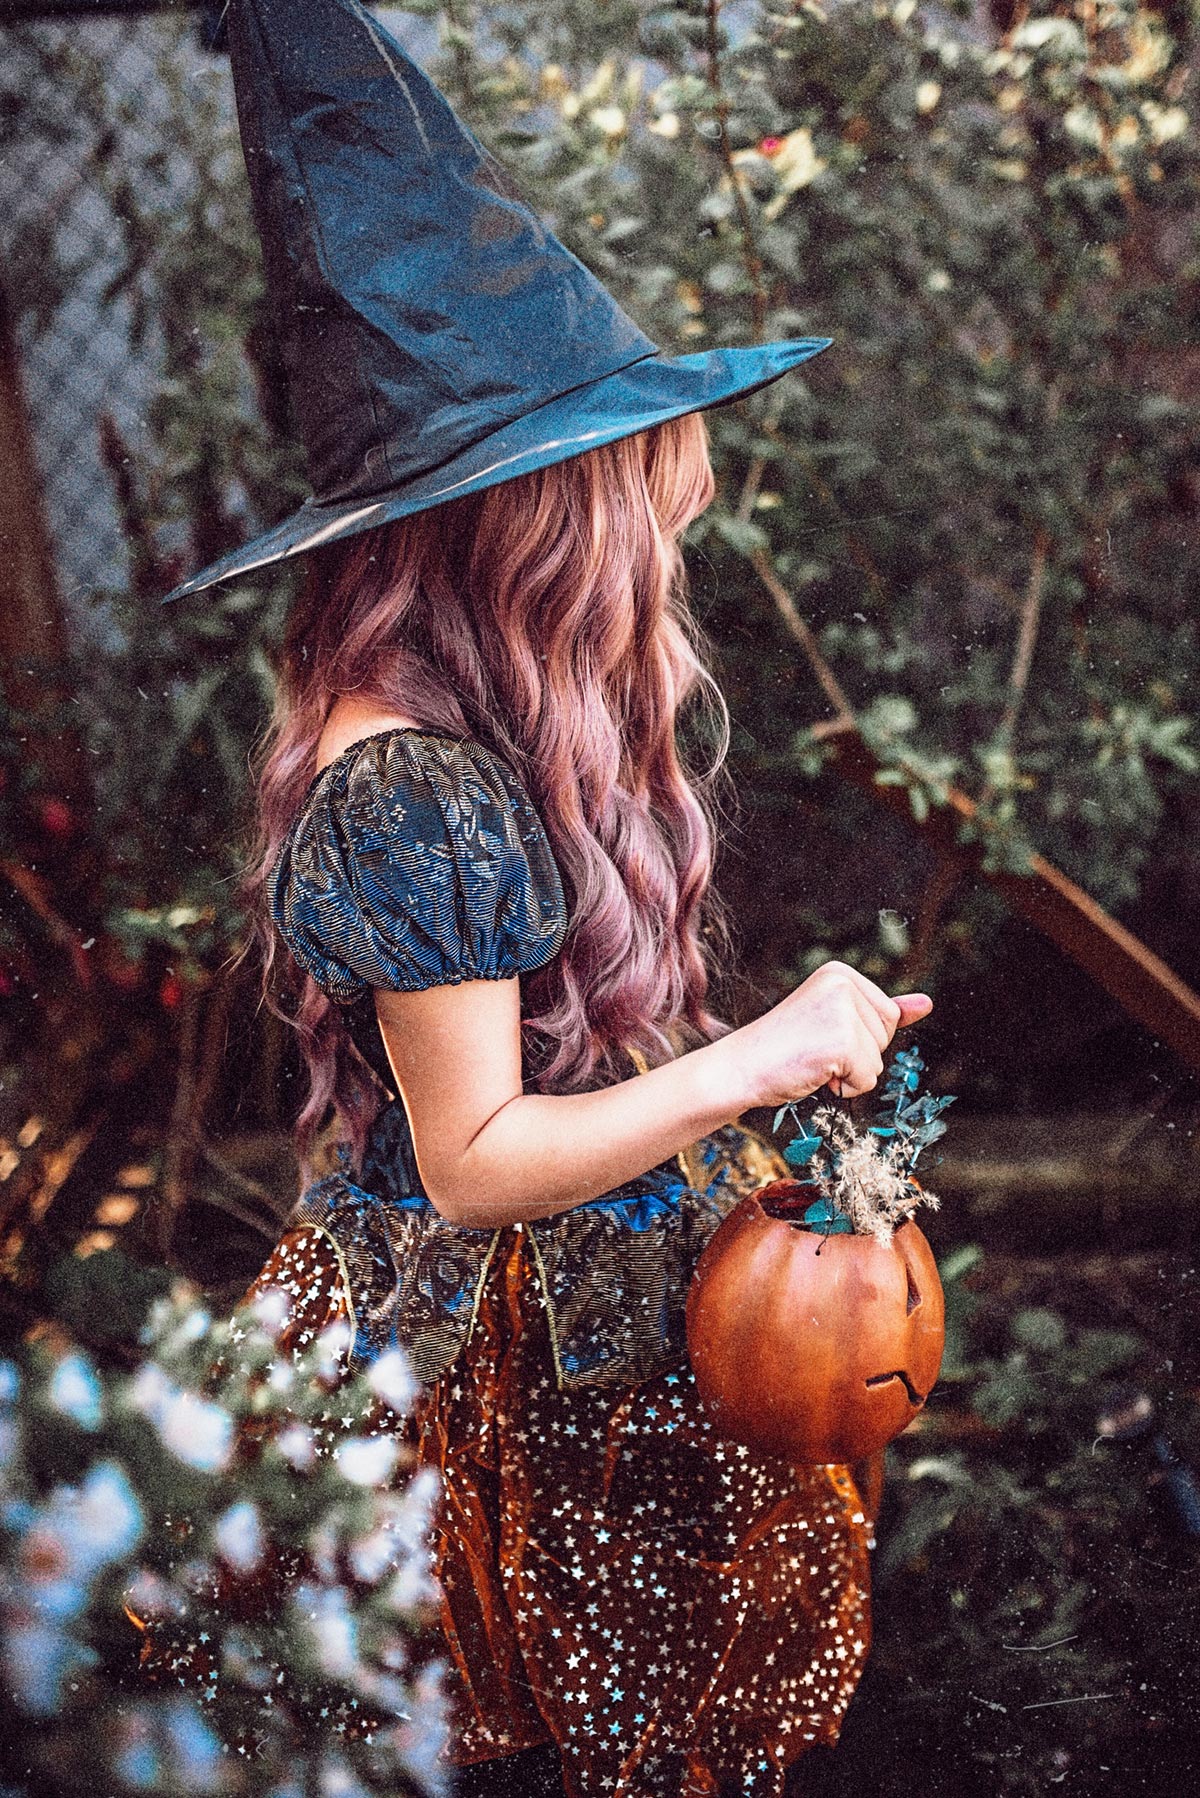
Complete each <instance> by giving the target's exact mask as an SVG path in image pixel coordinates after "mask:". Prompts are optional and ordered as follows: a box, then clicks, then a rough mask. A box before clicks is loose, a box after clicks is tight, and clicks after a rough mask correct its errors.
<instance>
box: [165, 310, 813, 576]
mask: <svg viewBox="0 0 1200 1798" xmlns="http://www.w3.org/2000/svg"><path fill="white" fill-rule="evenodd" d="M831 342H832V339H831V338H828V337H800V338H795V339H793V340H792V341H791V342H787V343H767V344H759V345H755V346H753V347H750V348H743V349H719V350H704V351H700V352H699V353H697V354H695V355H691V356H662V355H651V356H644V357H642V358H640V359H639V360H638V361H635V362H633V363H631V364H630V365H629V366H628V367H627V368H622V369H618V370H617V371H616V373H615V374H610V375H606V376H605V377H604V378H603V379H602V380H598V381H592V382H590V383H588V384H586V385H585V386H583V387H576V388H573V389H572V390H571V391H570V392H568V393H563V394H560V395H559V396H558V397H557V398H555V399H553V400H550V401H548V402H547V403H546V404H545V405H542V406H538V407H536V408H535V409H534V410H532V411H530V412H527V413H525V414H524V415H523V416H522V417H520V418H518V419H515V420H514V421H513V422H512V423H511V424H507V425H505V426H503V427H502V428H501V429H499V430H494V431H490V432H488V433H487V435H486V436H484V437H481V438H480V439H479V441H478V442H476V443H472V444H470V445H468V446H467V447H466V448H465V449H461V450H459V451H458V452H457V454H455V455H454V456H452V457H450V459H449V460H448V461H446V462H444V463H442V464H441V466H439V467H437V468H433V469H430V470H428V471H425V472H423V473H421V474H419V475H417V476H415V477H414V478H412V479H411V480H409V481H407V482H405V483H404V484H403V485H402V486H398V487H392V488H390V489H387V490H385V491H383V492H380V493H375V494H363V495H362V496H361V497H357V498H346V499H339V500H336V501H324V502H322V501H319V500H308V501H306V503H305V504H304V505H302V506H301V507H300V508H299V510H298V511H295V512H293V513H292V514H291V515H290V516H289V517H288V518H285V519H283V521H282V522H281V523H279V524H277V525H275V526H273V527H272V529H270V530H269V531H264V532H263V533H262V535H261V536H258V537H255V538H254V539H253V540H252V541H251V542H249V543H246V544H244V545H243V546H242V547H241V548H240V549H236V550H232V551H231V552H230V553H229V554H228V555H225V556H222V557H221V558H220V560H219V561H216V562H212V563H210V564H209V566H208V567H207V568H204V569H202V570H201V571H200V573H198V574H195V575H193V576H192V577H191V578H190V579H189V580H186V581H183V582H182V583H181V584H180V585H179V586H178V587H176V588H174V589H173V591H172V592H170V593H168V594H167V596H166V600H165V601H164V602H163V603H164V604H167V603H169V602H170V601H171V600H175V599H182V598H184V597H185V596H186V595H188V594H191V593H198V592H200V591H201V590H202V589H203V588H205V587H212V586H215V585H216V584H217V583H218V582H220V581H230V580H233V579H235V578H236V577H237V576H239V575H246V574H250V573H252V572H254V571H255V570H257V569H260V568H267V567H270V566H271V565H272V564H274V563H277V562H283V561H287V560H289V559H290V558H291V557H292V556H299V555H304V554H305V553H306V552H307V551H309V550H314V549H318V548H320V547H321V546H322V545H324V544H328V543H336V542H338V541H339V540H340V539H341V538H344V537H352V536H355V535H356V534H357V533H358V532H360V531H367V530H372V529H374V528H375V527H376V526H377V525H383V524H390V523H392V521H393V520H395V519H397V518H407V517H409V516H410V515H411V514H412V513H414V512H425V511H428V510H429V508H430V507H431V506H440V505H443V504H444V503H445V502H446V501H447V500H452V499H460V498H462V497H464V496H465V495H466V494H469V493H478V492H479V491H480V490H481V489H482V488H485V487H494V486H497V485H499V483H500V482H502V481H511V480H513V479H514V478H515V477H516V476H518V475H522V474H529V473H531V472H532V471H533V470H535V469H538V468H548V467H550V466H551V465H552V464H554V463H556V462H565V461H567V460H569V459H570V458H571V457H572V456H579V455H583V454H584V453H585V452H586V451H587V450H590V449H597V448H599V446H600V445H601V444H605V443H614V442H616V441H617V439H618V438H621V437H631V436H633V435H634V434H635V433H636V432H638V431H646V430H649V429H650V428H651V427H652V426H653V425H657V424H663V423H665V422H666V421H667V420H668V419H672V418H682V417H683V416H684V415H685V414H686V413H689V412H700V411H704V410H706V409H707V408H709V407H710V406H721V405H725V404H727V403H728V402H729V401H730V400H736V399H740V398H742V397H743V396H744V395H746V394H749V393H753V392H754V391H755V390H756V389H757V388H759V387H765V386H766V385H767V384H768V382H771V381H775V380H778V378H779V376H780V375H783V374H786V373H787V371H788V370H789V369H791V368H795V367H797V366H798V365H799V364H800V363H801V362H807V361H808V359H809V358H810V357H811V356H815V355H817V354H818V353H819V352H820V351H821V350H824V349H828V347H829V345H830V343H831Z"/></svg>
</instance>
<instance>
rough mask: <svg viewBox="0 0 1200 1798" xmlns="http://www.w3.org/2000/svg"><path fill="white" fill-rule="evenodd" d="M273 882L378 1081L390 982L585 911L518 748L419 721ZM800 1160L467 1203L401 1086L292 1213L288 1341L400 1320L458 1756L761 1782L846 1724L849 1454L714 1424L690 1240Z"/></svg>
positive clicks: (618, 1780) (856, 1534)
mask: <svg viewBox="0 0 1200 1798" xmlns="http://www.w3.org/2000/svg"><path fill="white" fill-rule="evenodd" d="M272 894H273V910H274V916H275V919H276V922H277V924H278V927H279V929H280V931H281V933H282V935H283V937H284V939H285V941H286V942H287V944H288V947H289V948H290V950H291V952H292V953H293V955H294V956H295V957H296V958H297V960H298V961H299V963H300V964H301V966H302V967H303V968H305V969H306V970H307V971H308V972H309V973H311V974H312V975H313V976H314V977H315V979H316V980H317V982H318V983H319V985H320V986H321V987H322V988H323V989H324V991H325V992H326V993H327V994H329V995H330V996H331V997H332V998H333V999H334V1000H336V1001H338V1002H339V1003H340V1004H342V1005H343V1006H344V1007H345V1013H344V1016H345V1021H346V1024H347V1027H348V1029H349V1030H350V1031H351V1033H352V1036H353V1039H354V1041H355V1043H356V1045H357V1046H358V1048H359V1049H360V1052H361V1053H362V1054H363V1055H364V1056H365V1057H366V1059H367V1060H368V1061H369V1062H370V1063H371V1065H372V1066H373V1067H374V1068H375V1069H376V1070H377V1072H378V1073H379V1075H380V1078H381V1079H382V1080H384V1081H385V1082H386V1083H387V1084H388V1085H389V1088H390V1087H391V1084H392V1076H391V1074H390V1071H389V1069H388V1064H387V1061H386V1057H385V1055H384V1052H383V1045H382V1042H381V1040H380V1038H379V1034H378V1026H377V1024H376V1021H375V1014H374V1002H373V997H372V992H371V989H372V988H373V987H383V988H390V989H393V990H399V991H408V992H411V991H417V990H420V989H423V988H427V987H431V986H435V985H439V984H445V983H448V982H455V983H456V982H459V981H464V980H478V979H484V980H488V979H506V978H510V977H512V976H515V975H520V974H522V973H527V972H529V971H530V970H532V969H535V968H539V967H542V966H544V965H546V964H547V963H548V962H549V961H550V960H551V959H552V958H553V956H554V955H555V954H556V953H557V952H558V950H559V948H560V947H561V944H562V941H563V937H564V935H565V932H566V928H567V916H566V907H565V904H564V900H563V892H562V887H561V883H560V880H559V876H558V871H557V869H556V867H555V864H554V860H553V857H552V855H551V852H550V847H549V844H548V841H547V839H546V836H545V832H544V830H543V828H542V826H541V823H540V821H539V819H538V817H537V814H536V812H535V810H534V808H533V806H532V804H531V802H530V800H529V798H528V795H527V794H526V793H525V791H524V790H523V788H522V787H521V785H520V783H519V782H518V780H517V778H516V776H515V775H514V774H513V773H512V772H511V771H510V770H509V769H507V768H506V767H505V766H503V765H502V764H501V763H500V762H499V761H498V760H497V758H496V757H495V756H494V755H493V754H492V753H491V752H490V751H489V750H488V749H487V748H486V747H485V746H484V745H483V744H482V743H480V742H477V741H474V740H463V739H458V738H453V737H448V736H444V735H438V734H433V733H428V732H424V731H417V730H411V729H396V730H390V731H385V732H382V733H380V734H378V735H376V736H373V737H370V738H367V739H365V740H364V741H362V742H359V743H357V744H354V745H352V746H351V747H350V748H349V749H347V750H346V751H345V752H344V753H343V754H342V755H341V756H339V757H338V758H337V759H336V760H335V761H334V762H333V763H331V764H330V765H329V766H328V767H326V768H325V769H324V770H323V771H322V773H320V774H319V775H318V776H317V778H316V780H315V781H314V782H313V783H312V786H311V787H310V789H309V792H308V794H307V796H306V798H305V800H304V802H303V804H302V806H301V808H300V811H299V813H298V815H297V817H296V819H295V821H294V824H293V826H292V829H291V831H290V833H289V835H288V837H287V839H286V841H285V843H284V846H283V850H282V852H281V855H280V858H279V861H278V863H277V865H276V868H275V870H274V874H273V877H272ZM784 1171H785V1170H784V1169H783V1167H782V1164H781V1163H780V1162H779V1161H778V1159H777V1158H776V1157H775V1155H774V1153H773V1152H772V1151H771V1150H769V1149H768V1148H767V1147H766V1146H765V1145H764V1144H762V1143H761V1142H759V1140H758V1139H757V1138H755V1137H753V1136H752V1135H751V1134H749V1133H748V1132H746V1131H744V1130H741V1129H739V1128H736V1127H734V1126H729V1127H726V1128H724V1129H721V1130H718V1131H716V1132H715V1133H714V1134H713V1135H711V1136H708V1137H705V1138H703V1139H702V1140H701V1141H700V1142H699V1143H697V1144H695V1145H694V1146H693V1147H692V1149H691V1150H689V1151H688V1152H687V1154H686V1155H685V1156H684V1157H681V1158H679V1159H678V1160H676V1161H672V1162H669V1163H664V1164H663V1165H661V1166H659V1167H655V1168H652V1169H650V1170H649V1171H648V1172H647V1173H646V1174H644V1175H643V1176H642V1177H641V1178H640V1179H637V1180H634V1181H631V1182H629V1183H628V1185H626V1186H623V1187H621V1188H620V1189H619V1190H617V1191H614V1192H611V1193H608V1194H606V1195H605V1196H604V1197H602V1198H599V1199H596V1200H593V1201H591V1202H590V1203H588V1204H585V1205H580V1206H578V1207H576V1208H575V1209H574V1210H572V1211H568V1212H564V1213H562V1214H560V1215H559V1216H556V1217H553V1218H548V1219H546V1220H544V1221H540V1222H538V1223H536V1224H532V1225H531V1224H525V1225H521V1224H516V1225H512V1226H510V1227H507V1228H503V1229H500V1230H496V1231H490V1230H481V1229H471V1228H465V1227H461V1226H457V1225H454V1224H451V1223H449V1222H448V1221H447V1220H446V1219H444V1218H443V1217H441V1216H440V1215H439V1213H438V1212H436V1211H435V1210H434V1208H433V1206H432V1205H431V1204H430V1202H429V1200H428V1199H427V1198H426V1197H425V1195H424V1193H423V1191H422V1188H421V1183H420V1179H419V1176H418V1173H417V1168H416V1162H415V1157H414V1154H413V1147H412V1139H411V1136H410V1134H409V1130H408V1125H407V1120H406V1117H405V1113H404V1109H403V1106H402V1104H400V1103H399V1102H398V1101H396V1100H393V1101H392V1102H391V1103H390V1104H388V1105H387V1106H386V1108H385V1109H384V1110H383V1112H382V1113H381V1115H380V1117H379V1118H378V1120H377V1122H376V1123H375V1125H374V1127H373V1129H372V1133H371V1138H370V1142H369V1144H368V1147H367V1151H366V1154H365V1157H364V1160H363V1164H362V1167H361V1168H360V1170H359V1171H358V1172H357V1173H356V1174H352V1173H351V1172H350V1170H349V1167H348V1166H346V1167H344V1168H343V1171H342V1172H340V1173H337V1174H334V1175H332V1176H330V1177H327V1178H326V1179H323V1180H321V1181H319V1182H317V1184H316V1185H315V1186H313V1187H311V1188H310V1189H309V1190H308V1191H307V1192H306V1193H305V1194H304V1196H303V1198H302V1199H301V1201H300V1203H299V1205H298V1206H297V1208H296V1210H295V1212H294V1213H293V1215H292V1217H291V1219H290V1220H289V1223H288V1227H287V1230H286V1232H285V1234H284V1236H283V1237H282V1239H281V1241H280V1243H279V1244H278V1246H277V1248H276V1250H275V1252H274V1253H273V1255H272V1256H271V1258H270V1260H269V1262H268V1263H267V1265H266V1267H265V1268H264V1269H263V1271H262V1273H261V1275H260V1276H259V1279H258V1281H257V1282H256V1290H262V1289H266V1288H269V1287H276V1288H280V1287H281V1288H282V1289H283V1290H284V1291H285V1292H286V1293H287V1294H288V1299H289V1306H290V1313H291V1315H290V1319H289V1335H290V1337H291V1339H293V1340H296V1339H298V1338H303V1337H307V1336H308V1334H309V1331H310V1330H316V1329H319V1328H321V1327H323V1326H324V1325H325V1324H327V1323H328V1322H330V1321H331V1320H332V1319H334V1318H335V1317H346V1318H348V1319H349V1320H350V1322H351V1324H352V1326H353V1332H354V1334H353V1344H352V1348H351V1350H350V1354H351V1358H352V1360H354V1361H356V1362H358V1363H359V1364H363V1363H365V1362H369V1361H370V1360H371V1359H372V1358H373V1357H375V1356H377V1355H379V1354H381V1353H383V1352H385V1351H386V1350H388V1349H389V1348H392V1347H394V1346H396V1345H397V1344H399V1345H401V1346H403V1347H404V1349H405V1350H406V1351H407V1353H408V1355H409V1357H410V1360H411V1361H412V1364H413V1366H414V1370H415V1372H416V1374H417V1375H418V1378H419V1380H420V1381H421V1387H422V1390H421V1395H420V1397H419V1399H418V1401H417V1404H416V1407H415V1410H414V1413H413V1415H412V1417H411V1419H410V1420H409V1421H408V1425H407V1427H408V1429H409V1430H410V1432H411V1440H412V1442H413V1443H414V1445H415V1447H416V1449H417V1452H418V1455H419V1457H420V1459H421V1460H422V1461H423V1462H425V1463H426V1464H428V1465H432V1466H433V1467H435V1468H436V1469H437V1470H438V1471H439V1473H440V1476H441V1480H442V1499H441V1505H440V1513H439V1518H438V1523H437V1533H436V1539H435V1543H434V1558H435V1568H436V1572H437V1575H438V1579H439V1581H440V1585H441V1590H442V1594H443V1598H442V1625H443V1629H444V1633H445V1639H446V1645H447V1655H448V1660H449V1665H450V1670H451V1671H450V1685H451V1701H452V1707H453V1713H454V1718H455V1722H454V1729H453V1735H452V1740H451V1743H450V1748H449V1755H450V1758H451V1759H452V1760H453V1761H455V1762H456V1763H458V1764H460V1765H462V1764H469V1763H473V1762H478V1761H484V1760H489V1759H493V1758H497V1757H501V1756H505V1755H508V1754H511V1753H514V1752H516V1751H518V1750H521V1749H525V1748H529V1747H533V1746H536V1745H538V1744H544V1743H547V1742H553V1743H556V1744H557V1746H558V1748H559V1751H560V1753H561V1757H562V1765H563V1779H564V1784H565V1788H566V1791H567V1793H568V1794H569V1798H681V1795H687V1798H693V1795H698V1794H702V1793H707V1794H711V1793H715V1792H717V1791H718V1789H720V1790H721V1791H725V1790H727V1789H732V1790H736V1791H739V1792H745V1793H749V1794H753V1795H754V1798H768V1795H777V1794H779V1793H781V1792H782V1789H783V1774H784V1769H785V1767H786V1766H788V1765H789V1764H790V1763H791V1762H793V1761H794V1760H796V1759H797V1758H798V1757H799V1756H800V1755H801V1754H802V1753H804V1751H805V1750H806V1749H807V1748H808V1747H810V1746H811V1745H812V1744H813V1743H832V1742H833V1741H835V1740H836V1738H837V1734H838V1730H839V1727H840V1723H841V1719H842V1716H843V1714H844V1712H845V1709H846V1706H847V1704H848V1703H849V1700H850V1697H851V1695H852V1693H853V1690H854V1687H855V1685H856V1683H857V1680H858V1677H859V1674H860V1672H861V1669H862V1665H863V1661H864V1659H865V1656H866V1651H867V1644H868V1629H869V1619H868V1533H869V1529H870V1524H869V1522H868V1520H867V1518H866V1517H865V1516H864V1513H863V1508H862V1505H861V1503H860V1499H859V1494H858V1491H857V1489H856V1487H855V1484H854V1480H853V1478H852V1476H851V1474H850V1471H849V1470H848V1469H846V1468H844V1467H834V1466H830V1467H792V1466H789V1465H788V1464H787V1463H786V1462H784V1461H782V1460H771V1459H764V1458H761V1457H756V1456H754V1455H752V1454H751V1453H750V1451H749V1450H747V1449H745V1448H744V1447H740V1446H738V1445H736V1444H734V1443H731V1442H729V1441H723V1440H722V1439H721V1438H720V1437H719V1436H718V1435H717V1434H716V1433H715V1432H714V1430H713V1428H712V1426H711V1425H710V1423H709V1421H708V1419H707V1417H706V1416H705V1414H704V1412H703V1409H702V1407H701V1405H700V1401H699V1398H698V1396H697V1393H696V1390H695V1386H694V1384H693V1381H692V1376H691V1373H690V1370H689V1367H688V1364H687V1359H686V1353H685V1339H684V1304H685V1299H686V1294H687V1286H688V1282H689V1280H690V1277H691V1273H692V1270H693V1268H694V1266H695V1262H696V1259H697V1257H698V1255H699V1253H700V1250H701V1248H702V1247H703V1245H704V1243H705V1241H707V1239H708V1237H709V1236H710V1235H711V1233H712V1231H713V1230H714V1229H715V1228H716V1226H717V1224H718V1223H719V1222H720V1220H721V1218H722V1217H723V1216H724V1215H725V1213H726V1212H727V1211H728V1210H729V1209H730V1208H731V1206H732V1205H733V1204H734V1203H735V1202H736V1200H737V1199H738V1198H740V1197H741V1196H742V1194H743V1193H745V1192H746V1191H748V1190H751V1189H753V1188H754V1187H756V1186H758V1185H759V1184H761V1183H762V1181H764V1180H765V1179H770V1178H775V1177H778V1176H779V1175H780V1174H781V1173H782V1172H784Z"/></svg>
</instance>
